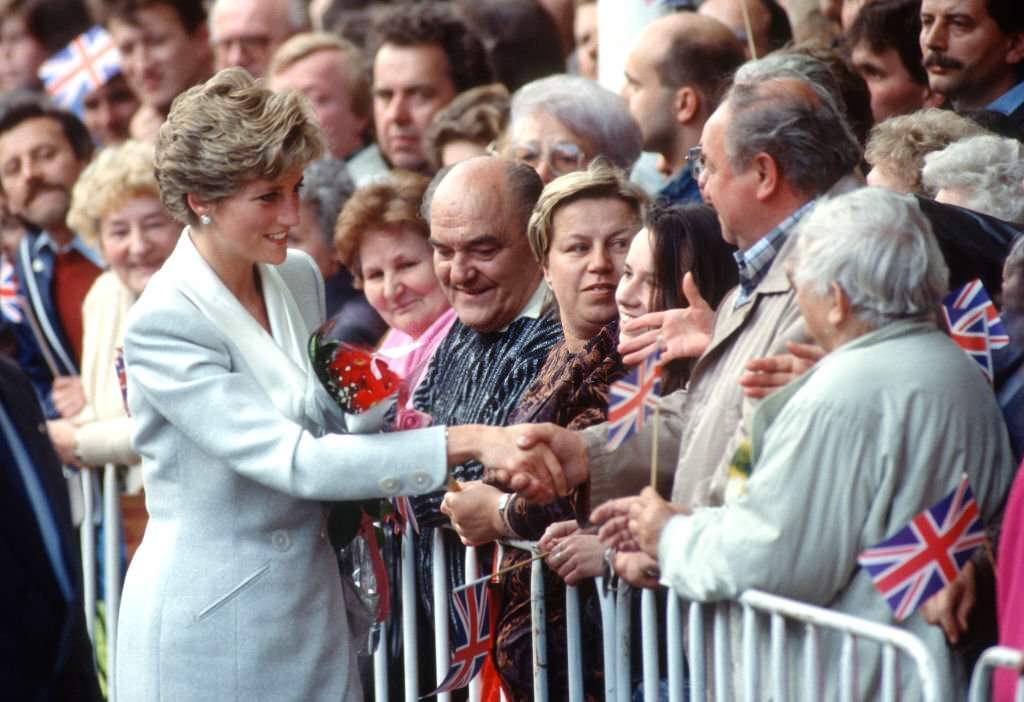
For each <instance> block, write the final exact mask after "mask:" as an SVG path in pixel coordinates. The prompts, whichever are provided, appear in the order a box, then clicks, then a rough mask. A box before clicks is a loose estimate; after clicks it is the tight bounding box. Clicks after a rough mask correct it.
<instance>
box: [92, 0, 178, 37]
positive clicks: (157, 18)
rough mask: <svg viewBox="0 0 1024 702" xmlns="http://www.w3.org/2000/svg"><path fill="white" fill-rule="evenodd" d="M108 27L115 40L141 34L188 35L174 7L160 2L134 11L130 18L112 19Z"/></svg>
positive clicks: (158, 0)
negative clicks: (165, 33)
mask: <svg viewBox="0 0 1024 702" xmlns="http://www.w3.org/2000/svg"><path fill="white" fill-rule="evenodd" d="M108 25H109V26H108V27H107V29H108V31H109V32H110V33H111V34H112V35H114V37H115V39H116V38H117V37H118V36H125V37H127V36H134V35H137V34H140V33H146V34H152V33H164V32H178V33H181V34H187V33H188V32H187V31H186V29H185V25H184V24H183V23H182V21H181V16H180V15H179V14H178V11H177V9H176V8H175V7H174V5H172V4H169V3H165V2H161V1H160V0H157V2H152V3H149V4H148V5H143V6H142V7H139V8H137V9H135V10H132V12H131V15H130V16H125V17H120V16H119V17H111V18H110V21H109V22H108Z"/></svg>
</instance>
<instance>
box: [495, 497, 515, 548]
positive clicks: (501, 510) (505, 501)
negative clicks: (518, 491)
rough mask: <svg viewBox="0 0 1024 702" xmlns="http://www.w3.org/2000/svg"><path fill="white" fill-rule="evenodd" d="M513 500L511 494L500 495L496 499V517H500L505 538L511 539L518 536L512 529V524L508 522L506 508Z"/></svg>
mask: <svg viewBox="0 0 1024 702" xmlns="http://www.w3.org/2000/svg"><path fill="white" fill-rule="evenodd" d="M513 499H515V495H514V494H513V493H511V492H505V493H502V495H501V497H499V498H498V516H499V517H501V523H502V526H504V527H505V534H506V536H511V537H513V538H517V539H518V538H519V534H517V533H516V530H515V529H513V528H512V524H510V523H509V521H508V506H509V505H510V504H512V500H513Z"/></svg>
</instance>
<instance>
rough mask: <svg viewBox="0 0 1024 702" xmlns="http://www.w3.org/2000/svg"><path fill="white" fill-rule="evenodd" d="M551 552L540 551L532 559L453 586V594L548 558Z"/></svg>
mask: <svg viewBox="0 0 1024 702" xmlns="http://www.w3.org/2000/svg"><path fill="white" fill-rule="evenodd" d="M549 553H550V551H544V552H542V553H538V554H537V555H535V556H533V557H532V558H530V560H528V561H523V562H522V563H516V564H515V565H510V566H506V567H504V568H501V569H500V570H496V571H494V572H493V573H491V574H490V575H485V576H484V577H482V578H477V579H476V580H471V581H469V582H468V583H466V584H465V585H459V586H458V587H453V588H452V594H454V593H456V592H459V591H461V590H465V589H466V588H467V587H472V586H473V585H479V584H480V583H482V582H484V581H485V580H490V579H492V578H496V577H498V576H499V575H504V574H505V573H511V572H512V571H513V570H517V569H519V568H522V567H523V566H527V565H530V564H531V563H533V562H534V561H537V560H540V559H541V558H547V557H548V554H549Z"/></svg>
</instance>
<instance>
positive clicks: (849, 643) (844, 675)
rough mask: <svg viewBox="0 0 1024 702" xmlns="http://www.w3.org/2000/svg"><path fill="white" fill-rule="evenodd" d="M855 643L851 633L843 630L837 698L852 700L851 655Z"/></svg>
mask: <svg viewBox="0 0 1024 702" xmlns="http://www.w3.org/2000/svg"><path fill="white" fill-rule="evenodd" d="M855 646H856V644H855V642H854V638H853V634H851V633H849V632H843V645H842V649H841V652H840V654H839V700H840V702H854V699H855V698H854V697H853V655H854V648H855Z"/></svg>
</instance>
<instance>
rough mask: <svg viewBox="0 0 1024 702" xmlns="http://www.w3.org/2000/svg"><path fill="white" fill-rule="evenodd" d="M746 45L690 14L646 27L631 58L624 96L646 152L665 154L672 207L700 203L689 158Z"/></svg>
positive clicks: (666, 193) (666, 194)
mask: <svg viewBox="0 0 1024 702" xmlns="http://www.w3.org/2000/svg"><path fill="white" fill-rule="evenodd" d="M744 60H745V57H744V54H743V47H742V45H741V44H740V42H739V41H738V40H737V39H736V37H735V36H734V35H733V33H732V31H730V29H729V28H728V27H726V26H725V25H724V24H722V23H721V22H719V21H718V20H715V19H712V18H710V17H704V16H703V15H698V14H695V13H691V12H684V13H679V14H674V15H668V16H667V17H662V18H660V19H658V20H656V21H654V22H652V23H651V24H649V25H647V27H646V28H645V29H644V31H643V32H642V33H641V34H640V36H639V37H638V38H637V41H636V43H635V44H634V45H633V49H632V50H631V51H630V53H629V56H628V57H627V58H626V68H625V73H626V82H625V85H624V87H623V89H622V97H624V98H625V99H626V101H627V102H628V103H629V111H630V113H632V115H633V117H634V118H635V119H636V121H637V122H638V123H639V124H640V131H641V134H642V136H643V148H644V151H652V152H654V153H657V154H660V155H661V156H662V158H664V159H665V163H666V164H667V166H668V168H669V170H670V172H671V173H673V174H674V175H673V176H672V179H671V180H670V181H669V182H668V183H667V184H666V185H665V187H664V188H663V189H662V190H661V192H660V193H659V199H661V200H663V201H665V202H669V203H685V202H700V200H701V196H700V189H699V188H698V186H697V177H696V174H695V173H694V171H693V167H692V166H691V165H690V163H689V162H688V160H687V154H688V153H689V154H690V157H691V159H694V158H696V157H697V153H696V152H691V149H693V148H694V147H695V146H696V144H697V143H698V142H699V141H700V134H701V130H702V129H703V128H704V123H705V122H706V121H707V119H708V117H709V116H710V115H711V113H712V112H714V111H715V108H716V107H717V106H718V101H719V97H720V95H721V93H722V91H723V89H724V88H725V85H726V83H727V81H728V78H729V76H731V75H732V73H733V71H735V70H736V68H737V67H739V65H740V64H741V63H743V61H744Z"/></svg>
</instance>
